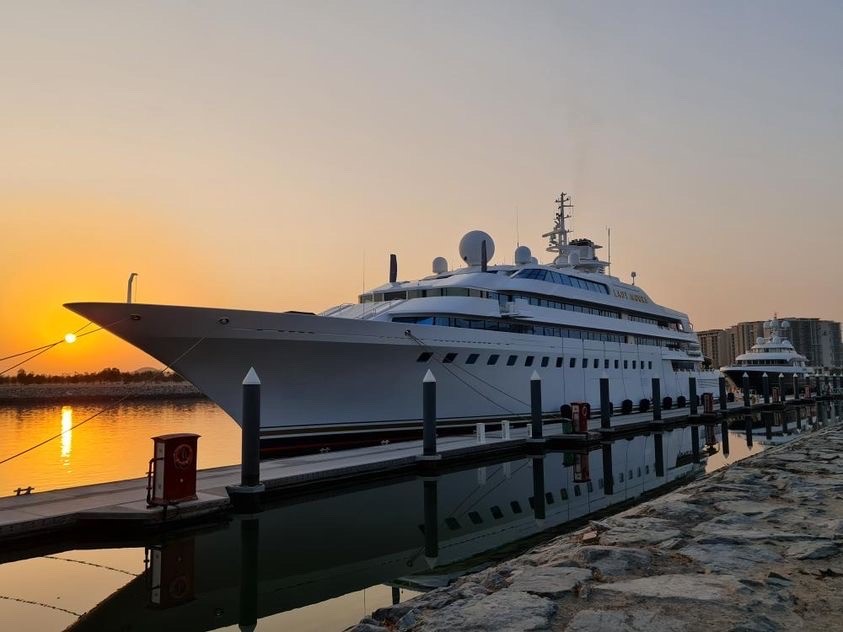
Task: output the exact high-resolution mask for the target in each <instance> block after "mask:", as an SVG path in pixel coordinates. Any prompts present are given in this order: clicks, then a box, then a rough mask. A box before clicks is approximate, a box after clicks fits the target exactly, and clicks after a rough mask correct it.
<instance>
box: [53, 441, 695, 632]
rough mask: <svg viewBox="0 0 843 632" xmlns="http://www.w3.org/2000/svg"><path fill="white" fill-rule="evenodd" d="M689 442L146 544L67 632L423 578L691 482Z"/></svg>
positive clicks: (452, 477) (173, 623)
mask: <svg viewBox="0 0 843 632" xmlns="http://www.w3.org/2000/svg"><path fill="white" fill-rule="evenodd" d="M691 432H692V431H691V429H690V428H686V429H677V430H674V431H671V432H665V433H663V434H659V435H648V436H638V437H634V438H632V439H629V440H619V441H616V442H614V443H611V444H608V443H607V444H605V445H604V446H603V447H602V448H601V449H597V450H594V451H591V452H589V453H582V454H570V453H566V454H563V453H550V454H547V455H545V456H544V457H534V458H523V459H519V460H514V461H510V462H506V463H496V464H494V465H487V466H485V467H482V468H478V469H471V470H465V471H461V472H456V473H449V474H445V475H442V476H441V477H438V478H436V479H425V480H419V479H409V480H403V481H399V482H394V483H390V484H386V485H383V486H380V487H371V488H368V489H357V490H350V491H346V492H340V493H336V494H334V495H330V496H325V497H322V498H318V499H311V500H306V501H301V502H296V503H295V504H290V505H287V506H282V507H277V508H274V509H271V510H267V511H265V512H264V513H262V514H261V515H260V516H259V518H258V519H256V520H251V521H249V520H246V521H240V520H235V521H233V522H232V523H230V524H229V525H227V526H226V527H225V528H222V529H219V530H216V531H212V532H205V533H199V534H196V535H194V536H190V537H187V538H182V539H179V540H175V541H172V542H169V543H165V544H161V545H155V546H153V547H151V548H152V551H151V553H150V560H151V567H150V568H149V569H148V570H147V571H146V572H145V573H144V574H143V575H142V576H141V577H139V578H137V579H135V580H133V581H132V582H130V583H129V584H127V585H126V586H125V587H123V588H122V589H120V590H119V591H117V592H115V593H114V594H113V595H111V596H110V597H109V598H107V599H106V600H104V601H103V602H102V603H101V604H99V605H98V606H97V607H96V608H94V609H93V610H92V611H90V612H89V613H88V614H86V615H85V616H83V617H82V618H81V619H80V620H79V621H78V622H77V623H76V624H74V625H73V626H71V628H70V629H71V630H75V631H77V632H79V631H82V630H123V629H132V630H136V631H140V630H156V631H157V630H162V629H168V630H170V629H172V630H176V629H177V630H211V629H216V628H219V627H223V626H226V625H232V624H235V623H238V622H240V623H243V622H244V621H245V622H247V623H248V620H249V619H250V618H251V619H252V620H254V618H255V617H260V618H263V617H267V616H270V615H273V614H275V613H279V612H284V611H288V610H291V609H294V608H300V607H303V606H306V605H308V604H313V603H318V602H321V601H324V600H327V599H330V598H333V597H336V596H339V595H343V594H347V593H350V592H353V591H357V590H360V589H363V588H366V587H369V586H373V585H376V584H382V583H385V582H390V581H392V580H394V579H396V578H398V577H406V576H412V575H414V574H418V573H429V572H430V570H431V566H433V567H434V568H438V567H441V566H444V565H448V564H451V563H454V562H458V561H460V560H465V559H467V558H470V557H472V556H476V555H479V554H482V553H484V552H486V551H490V550H492V549H496V548H498V547H501V546H503V545H506V544H510V543H513V542H516V541H518V540H521V539H523V538H526V537H529V536H533V535H535V534H537V533H538V532H540V531H541V530H542V529H547V528H550V527H558V526H559V525H563V524H564V523H566V522H569V521H571V520H575V519H577V518H582V517H584V516H587V515H589V514H591V513H594V512H596V511H599V510H601V509H604V508H606V507H607V506H610V505H612V504H615V503H618V502H622V501H625V500H627V499H630V498H635V497H637V496H639V495H641V494H643V493H646V492H650V491H654V490H657V489H659V488H660V487H663V486H665V485H666V484H667V483H669V482H671V481H675V480H677V479H680V478H683V477H686V476H689V475H692V474H696V473H699V472H701V471H702V469H703V467H704V466H703V465H700V464H695V463H687V462H686V463H685V464H684V465H677V463H678V462H679V461H683V462H684V461H686V459H684V458H682V455H684V454H686V453H688V452H689V451H690V450H691V446H692V443H693V442H692V439H691ZM659 452H660V453H661V457H660V456H659ZM702 458H703V459H704V455H703V457H702ZM607 477H608V478H607ZM253 567H256V568H253ZM244 586H245V587H246V588H245V589H246V592H247V593H248V594H244V592H243V591H244ZM244 609H245V610H246V611H245V612H244Z"/></svg>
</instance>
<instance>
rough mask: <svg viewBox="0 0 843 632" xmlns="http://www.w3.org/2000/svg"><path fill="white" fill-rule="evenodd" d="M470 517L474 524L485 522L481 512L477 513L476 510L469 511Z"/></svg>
mask: <svg viewBox="0 0 843 632" xmlns="http://www.w3.org/2000/svg"><path fill="white" fill-rule="evenodd" d="M468 518H469V520H471V521H472V522H473V523H474V524H482V523H483V518H481V517H480V514H479V513H477V512H476V511H469V512H468Z"/></svg>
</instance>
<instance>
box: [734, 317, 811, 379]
mask: <svg viewBox="0 0 843 632" xmlns="http://www.w3.org/2000/svg"><path fill="white" fill-rule="evenodd" d="M789 330H790V323H789V322H787V321H786V320H779V319H778V317H773V319H772V320H768V321H766V322H765V323H764V334H765V335H764V336H763V337H761V336H759V337H758V338H757V339H756V341H755V344H754V345H752V348H751V349H749V350H748V351H747V352H746V353H742V354H741V355H739V356H738V357H737V358H735V363H734V364H733V365H732V366H724V367H722V368H721V369H720V370H721V371H722V372H723V373H724V374H725V375H726V376H727V377H728V378H729V379H730V380H731V381H732V382H734V384H735V385H736V386H738V387H742V385H743V374H744V373H746V374H747V376H748V377H749V388H751V389H754V390H756V391H758V392H761V389H762V385H763V379H764V374H765V373H766V374H767V379H768V380H769V384H770V386H771V388H772V387H774V386H777V385H778V383H779V375H781V376H782V388H784V391H785V394H787V393H793V376H794V375H797V376H799V377H805V376H807V375H810V374H811V373H813V369H812V368H810V367H809V366H808V364H807V362H808V359H807V358H806V357H805V356H803V355H801V354H800V353H798V352H797V351H796V349H795V348H794V347H793V344H792V343H791V342H790V340H788V339H787V335H788V332H789Z"/></svg>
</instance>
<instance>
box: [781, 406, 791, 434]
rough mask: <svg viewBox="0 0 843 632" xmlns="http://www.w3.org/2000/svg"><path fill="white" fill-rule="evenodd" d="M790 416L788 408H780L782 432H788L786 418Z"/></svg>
mask: <svg viewBox="0 0 843 632" xmlns="http://www.w3.org/2000/svg"><path fill="white" fill-rule="evenodd" d="M789 416H790V410H788V409H787V408H785V409H783V410H782V434H790V433H789V432H788V431H787V421H788V420H787V418H788V417H789Z"/></svg>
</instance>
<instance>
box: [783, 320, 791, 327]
mask: <svg viewBox="0 0 843 632" xmlns="http://www.w3.org/2000/svg"><path fill="white" fill-rule="evenodd" d="M782 329H790V321H789V320H783V321H782Z"/></svg>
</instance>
